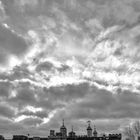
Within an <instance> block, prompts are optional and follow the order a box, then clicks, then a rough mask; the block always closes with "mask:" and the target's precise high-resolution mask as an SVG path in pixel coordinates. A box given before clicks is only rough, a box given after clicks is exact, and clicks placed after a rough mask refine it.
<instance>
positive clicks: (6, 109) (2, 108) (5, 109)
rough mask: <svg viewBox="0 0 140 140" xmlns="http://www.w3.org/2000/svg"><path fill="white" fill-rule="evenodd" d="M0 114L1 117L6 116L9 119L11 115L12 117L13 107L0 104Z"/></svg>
mask: <svg viewBox="0 0 140 140" xmlns="http://www.w3.org/2000/svg"><path fill="white" fill-rule="evenodd" d="M0 112H1V113H0V116H2V117H6V118H9V119H11V118H12V117H14V115H15V114H14V113H15V111H14V109H12V108H10V106H7V105H5V104H0Z"/></svg>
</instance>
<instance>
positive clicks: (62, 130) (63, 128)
mask: <svg viewBox="0 0 140 140" xmlns="http://www.w3.org/2000/svg"><path fill="white" fill-rule="evenodd" d="M60 132H61V134H62V137H66V136H67V128H66V127H65V124H64V119H63V121H62V126H61V127H60Z"/></svg>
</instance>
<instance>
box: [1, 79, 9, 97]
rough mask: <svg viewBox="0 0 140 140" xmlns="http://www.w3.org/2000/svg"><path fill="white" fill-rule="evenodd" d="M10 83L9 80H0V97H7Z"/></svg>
mask: <svg viewBox="0 0 140 140" xmlns="http://www.w3.org/2000/svg"><path fill="white" fill-rule="evenodd" d="M11 89H12V84H11V83H9V82H4V81H3V82H0V97H2V98H3V97H9V95H10V91H11Z"/></svg>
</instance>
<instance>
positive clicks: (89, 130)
mask: <svg viewBox="0 0 140 140" xmlns="http://www.w3.org/2000/svg"><path fill="white" fill-rule="evenodd" d="M90 123H91V122H90V121H88V127H87V136H88V137H92V128H91V126H90Z"/></svg>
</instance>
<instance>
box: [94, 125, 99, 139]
mask: <svg viewBox="0 0 140 140" xmlns="http://www.w3.org/2000/svg"><path fill="white" fill-rule="evenodd" d="M97 135H98V133H97V131H96V126H95V125H94V131H93V136H94V137H97Z"/></svg>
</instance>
